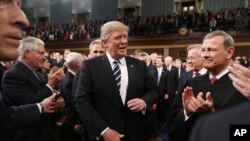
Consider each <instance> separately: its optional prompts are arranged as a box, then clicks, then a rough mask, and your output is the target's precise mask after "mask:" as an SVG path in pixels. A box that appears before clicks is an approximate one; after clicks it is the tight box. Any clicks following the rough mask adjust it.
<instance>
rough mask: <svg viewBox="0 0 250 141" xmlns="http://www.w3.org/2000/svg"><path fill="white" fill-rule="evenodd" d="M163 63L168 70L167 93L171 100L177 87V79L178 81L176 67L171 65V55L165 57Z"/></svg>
mask: <svg viewBox="0 0 250 141" xmlns="http://www.w3.org/2000/svg"><path fill="white" fill-rule="evenodd" d="M164 63H165V67H166V68H167V70H168V71H169V73H168V83H167V84H168V86H167V88H168V95H169V97H170V98H171V99H172V100H173V98H174V97H175V94H176V92H177V88H178V81H179V74H178V68H177V67H175V66H174V65H173V58H172V57H171V56H167V57H165V59H164ZM170 103H171V102H170Z"/></svg>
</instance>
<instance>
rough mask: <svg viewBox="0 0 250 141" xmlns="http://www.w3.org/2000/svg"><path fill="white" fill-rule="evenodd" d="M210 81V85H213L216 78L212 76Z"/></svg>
mask: <svg viewBox="0 0 250 141" xmlns="http://www.w3.org/2000/svg"><path fill="white" fill-rule="evenodd" d="M210 81H211V84H212V85H213V84H214V83H215V81H217V78H216V77H214V76H213V77H212V78H211V79H210Z"/></svg>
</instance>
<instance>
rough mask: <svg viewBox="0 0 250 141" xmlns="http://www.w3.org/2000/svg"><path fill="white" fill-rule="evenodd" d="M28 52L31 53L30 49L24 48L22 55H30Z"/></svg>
mask: <svg viewBox="0 0 250 141" xmlns="http://www.w3.org/2000/svg"><path fill="white" fill-rule="evenodd" d="M30 53H31V51H30V50H28V49H26V50H25V51H24V54H23V55H24V56H26V57H29V56H30Z"/></svg>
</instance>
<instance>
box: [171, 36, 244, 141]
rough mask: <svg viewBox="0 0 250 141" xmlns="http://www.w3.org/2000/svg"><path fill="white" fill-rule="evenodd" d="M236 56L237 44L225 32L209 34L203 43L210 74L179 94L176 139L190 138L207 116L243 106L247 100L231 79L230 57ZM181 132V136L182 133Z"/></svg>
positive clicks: (173, 116)
mask: <svg viewBox="0 0 250 141" xmlns="http://www.w3.org/2000/svg"><path fill="white" fill-rule="evenodd" d="M233 53H234V40H233V38H232V37H231V36H230V35H229V34H227V33H226V32H224V31H214V32H211V33H208V34H207V35H206V36H205V37H204V39H203V43H202V47H201V57H202V59H203V67H204V68H206V69H207V70H208V72H207V73H206V74H204V75H202V76H199V77H195V78H193V79H191V80H188V81H187V83H186V88H185V89H184V90H182V91H181V92H182V93H179V94H178V96H177V99H176V101H175V103H174V105H173V107H174V108H173V109H174V110H173V111H172V113H171V116H170V121H169V124H170V125H171V126H169V129H170V130H171V133H172V134H173V133H178V134H175V135H178V136H175V140H176V141H178V140H183V139H179V136H180V134H185V133H186V134H187V136H188V135H189V132H190V130H191V128H192V127H193V125H194V123H195V122H196V120H197V118H198V117H200V116H201V115H204V114H206V113H213V112H217V111H219V110H222V109H226V108H229V107H232V106H234V105H237V104H239V103H242V102H244V101H246V100H247V99H246V98H245V97H244V96H242V95H241V94H240V92H239V91H238V90H236V89H235V88H234V87H233V85H232V81H231V80H230V78H229V77H228V73H229V70H228V69H227V67H228V66H229V64H230V60H231V57H232V56H233ZM180 131H182V132H180Z"/></svg>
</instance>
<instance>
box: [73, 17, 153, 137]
mask: <svg viewBox="0 0 250 141" xmlns="http://www.w3.org/2000/svg"><path fill="white" fill-rule="evenodd" d="M101 40H102V43H103V45H104V48H105V49H106V53H105V54H104V55H103V56H100V57H96V58H93V59H89V60H87V61H85V62H84V65H83V67H82V69H81V70H80V79H79V81H78V85H77V90H76V99H75V100H76V109H77V111H78V113H79V116H80V118H81V120H82V122H83V123H84V125H85V128H86V131H87V132H86V133H87V137H88V138H89V140H90V141H95V140H99V139H101V140H104V141H121V140H124V141H145V140H146V136H147V135H145V134H144V133H143V131H144V125H145V124H144V121H145V119H144V118H145V117H146V114H148V110H149V109H150V108H152V104H153V102H154V101H155V100H156V99H157V93H156V87H155V84H154V81H153V78H152V76H151V75H150V73H149V70H148V68H147V66H146V64H145V63H144V62H142V61H139V60H137V59H134V58H131V57H128V56H127V47H128V27H127V26H125V25H124V24H122V23H120V22H118V21H111V22H108V23H106V24H104V25H103V26H102V27H101Z"/></svg>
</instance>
